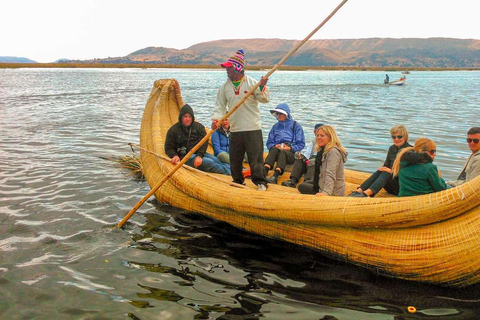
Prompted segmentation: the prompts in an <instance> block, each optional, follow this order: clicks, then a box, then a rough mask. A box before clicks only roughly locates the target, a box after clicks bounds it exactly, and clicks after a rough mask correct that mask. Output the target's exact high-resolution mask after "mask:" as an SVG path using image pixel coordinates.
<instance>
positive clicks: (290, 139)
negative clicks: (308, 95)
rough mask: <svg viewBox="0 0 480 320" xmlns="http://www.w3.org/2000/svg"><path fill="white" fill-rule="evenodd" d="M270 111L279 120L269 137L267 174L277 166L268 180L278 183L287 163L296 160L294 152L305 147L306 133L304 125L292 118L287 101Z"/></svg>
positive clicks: (266, 163) (266, 162)
mask: <svg viewBox="0 0 480 320" xmlns="http://www.w3.org/2000/svg"><path fill="white" fill-rule="evenodd" d="M270 113H271V114H272V115H273V116H275V117H276V118H277V120H278V122H277V123H275V124H274V125H273V127H272V129H271V130H270V133H269V134H268V139H267V149H268V150H269V151H268V156H267V158H266V159H265V163H264V166H265V176H266V175H267V174H268V171H269V170H270V169H272V168H273V165H274V164H275V162H276V163H277V166H276V168H275V171H274V174H273V176H272V177H270V178H269V179H268V180H269V182H270V183H275V184H276V183H277V182H278V177H279V176H281V175H282V174H283V172H284V171H285V167H286V166H287V164H293V163H294V162H295V158H294V153H295V152H297V151H302V149H303V148H304V147H305V135H304V133H303V129H302V126H301V125H300V124H298V123H297V122H296V121H295V120H293V119H292V116H291V115H290V108H289V107H288V105H287V104H286V103H281V104H279V105H278V106H277V107H276V108H275V109H273V110H270Z"/></svg>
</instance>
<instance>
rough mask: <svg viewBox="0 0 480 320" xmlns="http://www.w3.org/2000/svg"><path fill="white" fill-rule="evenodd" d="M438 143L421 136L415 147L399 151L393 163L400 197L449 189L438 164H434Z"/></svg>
mask: <svg viewBox="0 0 480 320" xmlns="http://www.w3.org/2000/svg"><path fill="white" fill-rule="evenodd" d="M436 147H437V145H436V144H435V142H434V141H432V140H430V139H427V138H419V139H417V141H415V144H414V146H413V147H409V148H404V149H403V150H402V151H400V152H399V154H398V156H397V158H396V159H395V162H394V163H393V167H392V170H393V176H394V177H395V176H398V180H399V183H400V190H399V192H398V196H399V197H408V196H417V195H422V194H429V193H433V192H438V191H442V190H445V189H447V184H446V183H445V181H444V180H443V179H442V178H441V177H440V173H439V172H438V169H437V166H436V165H434V164H433V160H434V159H435V155H436V154H437V149H436Z"/></svg>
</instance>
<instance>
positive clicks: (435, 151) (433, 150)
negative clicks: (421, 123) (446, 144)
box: [423, 149, 437, 154]
mask: <svg viewBox="0 0 480 320" xmlns="http://www.w3.org/2000/svg"><path fill="white" fill-rule="evenodd" d="M423 151H424V152H428V153H430V154H436V153H437V150H435V149H432V150H423Z"/></svg>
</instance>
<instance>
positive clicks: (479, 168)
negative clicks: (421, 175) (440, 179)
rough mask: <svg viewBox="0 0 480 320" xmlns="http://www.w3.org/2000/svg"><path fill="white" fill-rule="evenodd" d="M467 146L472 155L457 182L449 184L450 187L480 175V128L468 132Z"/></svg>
mask: <svg viewBox="0 0 480 320" xmlns="http://www.w3.org/2000/svg"><path fill="white" fill-rule="evenodd" d="M467 144H468V148H469V149H470V151H472V154H471V155H470V157H468V160H467V162H466V163H465V165H464V166H463V169H462V172H461V173H460V175H459V176H458V178H457V180H455V181H449V182H448V184H449V185H452V186H454V187H456V186H459V185H461V184H462V183H465V182H467V181H469V180H472V179H473V178H475V177H477V176H478V175H480V127H473V128H470V130H468V132H467Z"/></svg>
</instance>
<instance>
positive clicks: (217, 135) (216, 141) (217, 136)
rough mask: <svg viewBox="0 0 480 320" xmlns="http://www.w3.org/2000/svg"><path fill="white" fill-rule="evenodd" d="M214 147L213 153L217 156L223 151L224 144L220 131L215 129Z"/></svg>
mask: <svg viewBox="0 0 480 320" xmlns="http://www.w3.org/2000/svg"><path fill="white" fill-rule="evenodd" d="M211 139H212V148H213V155H215V156H217V155H218V154H219V153H220V152H222V151H223V150H222V146H221V145H220V133H219V132H218V131H215V132H214V133H213V134H212V138H211Z"/></svg>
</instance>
